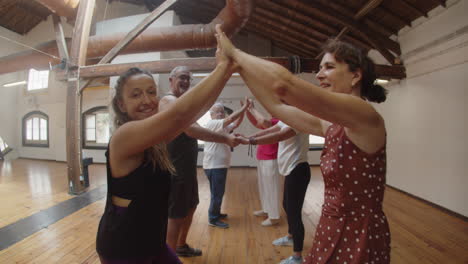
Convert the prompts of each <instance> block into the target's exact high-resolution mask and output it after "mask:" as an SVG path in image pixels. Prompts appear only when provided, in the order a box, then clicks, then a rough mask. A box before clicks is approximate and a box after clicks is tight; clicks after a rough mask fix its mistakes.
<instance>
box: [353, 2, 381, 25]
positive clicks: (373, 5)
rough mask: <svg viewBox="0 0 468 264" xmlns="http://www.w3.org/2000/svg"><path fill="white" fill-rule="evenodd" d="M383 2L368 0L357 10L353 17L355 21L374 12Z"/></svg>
mask: <svg viewBox="0 0 468 264" xmlns="http://www.w3.org/2000/svg"><path fill="white" fill-rule="evenodd" d="M382 1H383V0H369V1H367V3H366V4H365V5H364V6H363V7H361V9H359V11H358V12H357V13H356V15H354V19H355V20H360V19H361V18H363V17H364V16H366V15H367V14H368V13H369V12H371V11H372V10H374V9H375V8H376V7H378V6H379V5H380V4H381V3H382Z"/></svg>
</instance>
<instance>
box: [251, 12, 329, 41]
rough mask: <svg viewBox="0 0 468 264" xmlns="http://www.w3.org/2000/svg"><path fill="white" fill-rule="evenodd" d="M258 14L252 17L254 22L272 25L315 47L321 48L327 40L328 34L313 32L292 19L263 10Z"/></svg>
mask: <svg viewBox="0 0 468 264" xmlns="http://www.w3.org/2000/svg"><path fill="white" fill-rule="evenodd" d="M256 13H258V14H254V15H252V20H253V21H258V22H260V23H263V24H270V25H271V26H272V27H273V28H275V29H278V30H279V29H281V31H284V32H286V33H289V32H290V33H291V34H294V35H295V36H297V37H298V38H306V39H308V40H309V41H310V42H311V43H313V44H314V45H316V46H318V47H320V45H322V43H323V40H324V39H327V37H328V36H327V35H326V34H322V33H320V32H317V31H315V30H311V29H309V28H308V27H305V26H304V25H302V24H300V23H297V22H295V21H293V20H291V19H288V18H283V17H278V16H275V15H274V13H272V12H269V11H266V10H264V9H261V8H257V9H256ZM304 33H307V34H304Z"/></svg>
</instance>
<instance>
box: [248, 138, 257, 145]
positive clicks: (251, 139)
mask: <svg viewBox="0 0 468 264" xmlns="http://www.w3.org/2000/svg"><path fill="white" fill-rule="evenodd" d="M249 144H250V145H257V139H256V138H255V137H249Z"/></svg>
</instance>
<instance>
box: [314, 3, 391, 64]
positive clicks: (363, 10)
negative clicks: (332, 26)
mask: <svg viewBox="0 0 468 264" xmlns="http://www.w3.org/2000/svg"><path fill="white" fill-rule="evenodd" d="M382 1H383V0H369V1H368V2H367V3H366V4H365V5H364V6H363V7H362V8H361V9H360V10H359V11H358V12H357V13H356V15H354V19H355V20H356V21H358V20H360V19H361V18H363V17H364V16H365V15H367V13H369V12H370V11H372V10H373V9H374V8H376V7H377V6H379V5H380V3H382ZM348 31H349V28H348V27H344V28H343V29H342V30H341V31H340V33H338V35H337V36H336V38H337V39H340V38H342V36H344V35H345V34H346V33H347V32H348ZM321 55H322V53H320V54H319V55H318V56H317V57H316V58H317V59H318V57H319V56H321Z"/></svg>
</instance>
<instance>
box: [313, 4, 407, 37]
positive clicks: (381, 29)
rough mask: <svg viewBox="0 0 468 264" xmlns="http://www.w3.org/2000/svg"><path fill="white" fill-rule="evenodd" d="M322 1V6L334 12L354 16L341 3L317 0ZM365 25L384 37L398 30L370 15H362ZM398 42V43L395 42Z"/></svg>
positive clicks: (352, 12)
mask: <svg viewBox="0 0 468 264" xmlns="http://www.w3.org/2000/svg"><path fill="white" fill-rule="evenodd" d="M318 1H320V2H321V3H322V5H324V6H328V7H330V8H331V9H333V10H334V11H335V12H338V13H340V14H342V15H344V16H347V17H350V18H351V17H354V15H355V14H354V11H352V10H350V9H348V8H346V7H344V6H343V5H340V4H339V3H337V2H335V1H329V0H318ZM361 22H362V23H364V24H365V25H367V26H369V29H372V30H373V31H375V32H377V33H379V34H381V37H382V38H386V37H388V36H390V35H394V34H397V33H398V31H397V30H395V29H392V28H389V27H388V26H386V25H382V24H380V23H378V22H376V21H374V20H372V19H371V18H370V16H367V17H364V18H363V19H362V21H361ZM397 44H398V43H397Z"/></svg>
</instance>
